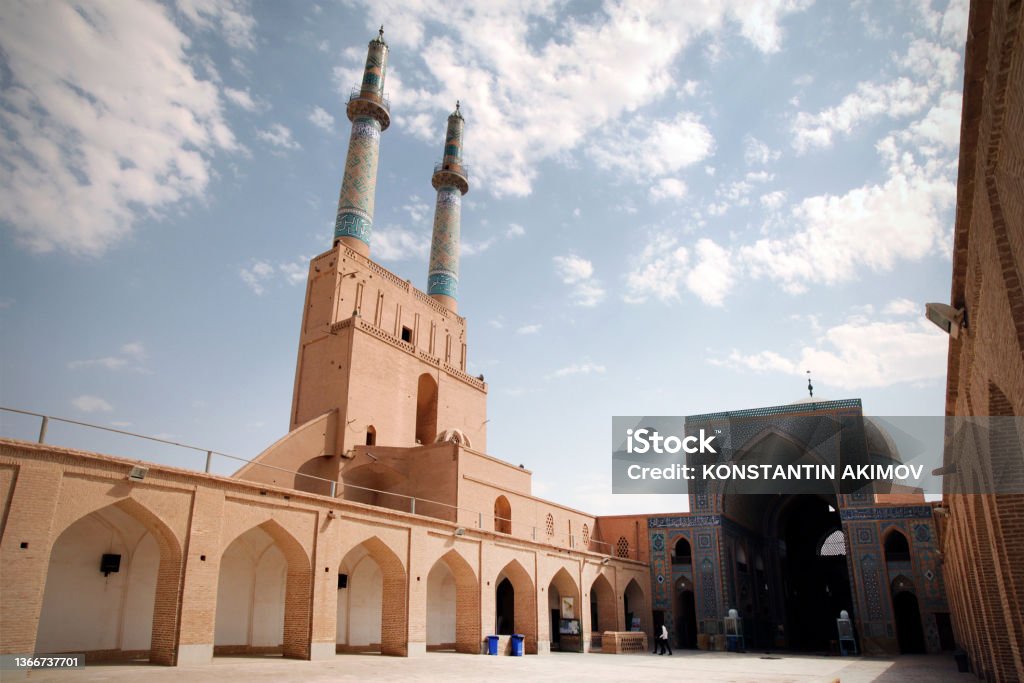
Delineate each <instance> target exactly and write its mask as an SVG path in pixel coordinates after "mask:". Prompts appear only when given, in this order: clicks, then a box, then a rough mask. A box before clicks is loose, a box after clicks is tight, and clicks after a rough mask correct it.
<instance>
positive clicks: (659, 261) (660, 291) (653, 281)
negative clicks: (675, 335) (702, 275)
mask: <svg viewBox="0 0 1024 683" xmlns="http://www.w3.org/2000/svg"><path fill="white" fill-rule="evenodd" d="M689 258H690V254H689V252H688V251H687V250H686V247H682V246H679V244H678V240H677V239H676V238H674V237H671V236H669V235H666V234H658V235H655V236H654V237H653V238H652V239H651V240H650V241H649V242H648V243H647V245H646V246H645V247H644V249H643V251H642V252H641V253H640V256H639V257H638V258H637V259H636V261H637V263H636V265H635V266H634V268H633V270H631V271H630V272H629V274H628V275H627V276H626V294H625V297H624V298H625V300H626V301H627V302H629V303H642V302H644V301H646V300H647V299H648V297H654V298H655V299H658V300H659V301H662V302H671V301H676V300H678V299H679V285H680V283H681V282H682V279H683V277H684V276H685V274H686V273H685V268H686V265H687V263H688V262H689Z"/></svg>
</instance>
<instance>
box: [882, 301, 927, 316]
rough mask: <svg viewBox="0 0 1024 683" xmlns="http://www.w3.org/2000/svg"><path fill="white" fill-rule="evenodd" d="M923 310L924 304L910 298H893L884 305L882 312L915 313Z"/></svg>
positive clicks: (893, 313) (888, 313)
mask: <svg viewBox="0 0 1024 683" xmlns="http://www.w3.org/2000/svg"><path fill="white" fill-rule="evenodd" d="M923 310H924V306H920V305H918V304H917V303H915V302H913V301H911V300H910V299H893V300H892V301H890V302H889V303H887V304H886V305H885V308H883V309H882V313H885V314H887V315H916V314H919V313H920V312H922V311H923Z"/></svg>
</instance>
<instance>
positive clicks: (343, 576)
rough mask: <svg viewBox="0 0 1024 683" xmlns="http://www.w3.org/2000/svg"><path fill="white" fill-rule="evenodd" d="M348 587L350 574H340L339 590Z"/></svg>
mask: <svg viewBox="0 0 1024 683" xmlns="http://www.w3.org/2000/svg"><path fill="white" fill-rule="evenodd" d="M342 588H348V574H338V590H341V589H342Z"/></svg>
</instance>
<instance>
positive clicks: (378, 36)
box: [377, 24, 384, 42]
mask: <svg viewBox="0 0 1024 683" xmlns="http://www.w3.org/2000/svg"><path fill="white" fill-rule="evenodd" d="M377 38H378V39H380V40H381V42H383V41H384V24H381V25H380V30H379V31H377Z"/></svg>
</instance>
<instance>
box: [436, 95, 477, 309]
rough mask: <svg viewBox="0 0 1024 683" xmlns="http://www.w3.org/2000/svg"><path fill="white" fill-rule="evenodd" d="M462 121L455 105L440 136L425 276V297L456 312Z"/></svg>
mask: <svg viewBox="0 0 1024 683" xmlns="http://www.w3.org/2000/svg"><path fill="white" fill-rule="evenodd" d="M464 125H465V121H464V120H463V118H462V113H461V112H460V111H459V103H458V102H456V103H455V111H453V112H452V113H451V115H449V116H448V130H447V132H446V133H445V137H444V156H443V157H442V158H441V162H440V163H438V164H436V165H435V166H434V176H433V177H432V178H431V184H432V185H433V186H434V189H435V190H437V204H436V205H435V206H434V234H433V237H432V239H431V241H430V267H429V270H428V273H427V294H429V295H430V296H432V297H434V298H435V299H437V301H438V302H440V303H441V304H443V305H445V306H447V307H448V308H450V309H451V311H452V312H453V313H454V312H456V311H457V310H458V301H457V299H458V289H459V231H460V223H461V219H462V195H464V194H466V193H467V192H469V180H468V177H467V176H468V175H469V174H468V172H467V170H466V168H465V167H464V166H463V165H462V129H463V126H464Z"/></svg>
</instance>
